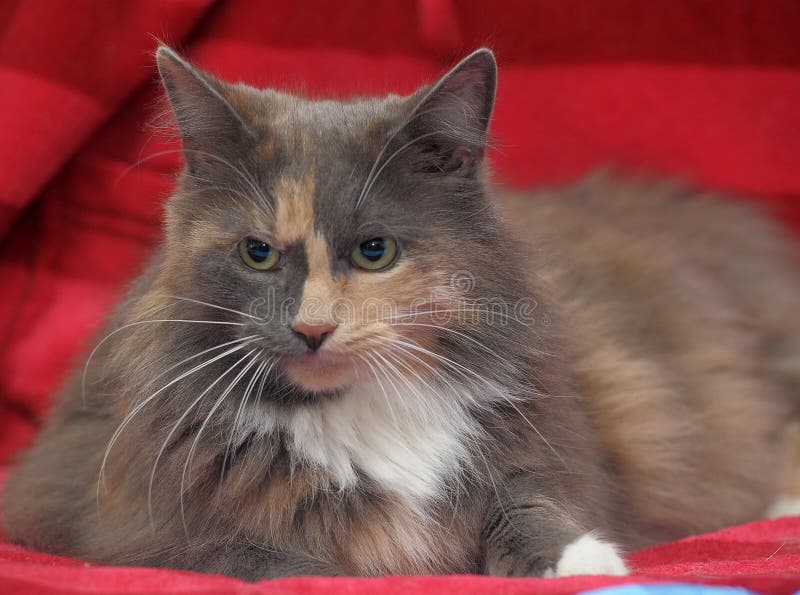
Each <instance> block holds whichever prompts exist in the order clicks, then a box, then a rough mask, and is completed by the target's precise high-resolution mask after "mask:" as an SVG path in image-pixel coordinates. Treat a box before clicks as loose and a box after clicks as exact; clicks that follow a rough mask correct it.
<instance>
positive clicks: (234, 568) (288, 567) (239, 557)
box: [175, 542, 345, 582]
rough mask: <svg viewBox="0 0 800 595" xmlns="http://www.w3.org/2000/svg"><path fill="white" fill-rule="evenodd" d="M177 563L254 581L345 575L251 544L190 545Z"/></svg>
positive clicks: (330, 566)
mask: <svg viewBox="0 0 800 595" xmlns="http://www.w3.org/2000/svg"><path fill="white" fill-rule="evenodd" d="M176 562H177V564H175V565H176V566H179V567H180V568H182V569H184V570H193V571H196V572H208V573H214V574H225V575H228V576H233V577H236V578H239V579H242V580H246V581H250V582H255V581H259V580H262V579H272V578H282V577H289V576H337V575H342V574H345V573H344V572H343V571H342V570H341V569H339V568H337V567H336V565H335V564H333V563H332V562H329V561H327V560H321V559H318V558H315V557H313V556H311V555H309V554H305V553H301V552H287V551H281V550H277V549H273V548H269V547H266V546H261V545H255V544H251V543H247V542H245V543H229V544H225V545H202V546H198V547H194V548H189V549H188V550H187V551H186V552H185V553H184V555H183V556H182V559H181V560H178V561H176Z"/></svg>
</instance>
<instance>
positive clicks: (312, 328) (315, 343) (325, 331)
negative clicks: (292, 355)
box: [292, 322, 336, 351]
mask: <svg viewBox="0 0 800 595" xmlns="http://www.w3.org/2000/svg"><path fill="white" fill-rule="evenodd" d="M335 330H336V326H335V325H332V324H308V323H307V322H297V323H295V324H294V326H293V327H292V331H293V332H294V333H295V334H296V335H297V336H298V337H300V338H301V339H303V340H304V341H305V342H306V345H308V348H309V349H310V350H311V351H316V350H317V349H319V348H320V346H321V345H322V343H323V341H325V339H327V338H328V337H330V336H331V333H333V331H335Z"/></svg>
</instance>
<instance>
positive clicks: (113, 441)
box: [97, 343, 247, 506]
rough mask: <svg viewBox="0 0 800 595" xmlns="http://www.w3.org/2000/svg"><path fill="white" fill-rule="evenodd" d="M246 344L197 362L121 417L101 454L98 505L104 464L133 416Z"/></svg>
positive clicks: (103, 482)
mask: <svg viewBox="0 0 800 595" xmlns="http://www.w3.org/2000/svg"><path fill="white" fill-rule="evenodd" d="M246 345H247V343H242V344H241V345H237V346H235V347H232V348H231V349H228V350H227V351H225V352H223V353H221V354H219V355H217V356H215V357H213V358H211V359H209V360H207V361H205V362H203V363H202V364H199V365H197V366H195V367H194V368H192V369H191V370H188V371H187V372H184V373H182V374H180V375H179V376H178V377H176V378H175V379H173V380H171V381H170V382H168V383H167V384H165V385H164V386H162V387H161V388H160V389H158V390H157V391H156V392H154V393H153V394H152V395H150V396H149V397H147V398H146V399H144V400H143V401H142V402H141V403H139V404H138V405H136V406H135V407H134V408H133V409H132V410H131V411H130V413H128V414H127V415H126V416H125V417H124V418H123V420H122V422H121V423H120V425H119V426H118V427H117V429H116V430H115V431H114V433H113V434H112V436H111V439H110V440H109V442H108V445H107V446H106V450H105V453H104V454H103V460H102V463H101V464H100V473H99V475H98V478H97V502H98V506H99V503H100V486H101V484H102V485H105V474H104V472H105V468H106V464H107V462H108V457H109V456H110V454H111V450H112V449H113V448H114V445H115V444H116V443H117V440H119V437H120V436H121V435H122V432H123V431H125V428H126V427H127V426H128V425H129V424H130V423H131V421H133V418H134V417H136V415H138V413H139V412H140V411H141V410H142V409H144V408H145V407H146V406H147V404H148V403H150V402H151V401H152V400H153V399H155V398H156V397H157V396H158V395H159V394H160V393H162V392H163V391H165V390H166V389H168V388H169V387H170V386H172V385H174V384H176V383H178V382H180V381H181V380H183V379H185V378H187V377H188V376H190V375H192V374H194V373H195V372H197V371H199V370H202V369H203V368H205V367H206V366H209V365H211V364H213V363H214V362H216V361H219V360H220V359H222V358H224V357H227V356H228V355H230V354H232V353H235V352H236V351H239V350H240V349H242V348H244V347H245V346H246Z"/></svg>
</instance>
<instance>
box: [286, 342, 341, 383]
mask: <svg viewBox="0 0 800 595" xmlns="http://www.w3.org/2000/svg"><path fill="white" fill-rule="evenodd" d="M282 366H283V371H284V373H285V374H286V375H287V376H288V377H289V379H290V380H291V381H292V382H293V383H294V384H296V385H298V386H300V387H302V388H304V389H305V390H309V391H313V392H335V391H340V390H342V389H344V388H347V387H348V386H351V385H352V384H353V383H354V382H355V376H356V372H355V368H354V366H353V362H352V359H351V358H349V357H344V356H342V355H340V354H336V353H333V352H330V351H327V350H324V349H323V350H319V351H315V352H314V353H306V354H301V355H293V356H290V357H287V358H286V359H284V360H283V364H282Z"/></svg>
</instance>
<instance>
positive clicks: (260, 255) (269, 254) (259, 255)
mask: <svg viewBox="0 0 800 595" xmlns="http://www.w3.org/2000/svg"><path fill="white" fill-rule="evenodd" d="M239 256H240V257H241V259H242V262H244V263H245V264H246V265H247V266H249V267H250V268H251V269H255V270H257V271H270V270H273V269H279V268H281V267H282V266H283V262H282V260H283V259H282V255H281V252H280V251H279V250H277V249H276V248H273V247H272V246H270V245H269V244H267V243H266V242H262V241H261V240H257V239H255V238H244V239H243V240H242V241H240V242H239Z"/></svg>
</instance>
